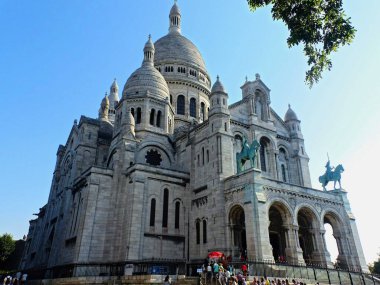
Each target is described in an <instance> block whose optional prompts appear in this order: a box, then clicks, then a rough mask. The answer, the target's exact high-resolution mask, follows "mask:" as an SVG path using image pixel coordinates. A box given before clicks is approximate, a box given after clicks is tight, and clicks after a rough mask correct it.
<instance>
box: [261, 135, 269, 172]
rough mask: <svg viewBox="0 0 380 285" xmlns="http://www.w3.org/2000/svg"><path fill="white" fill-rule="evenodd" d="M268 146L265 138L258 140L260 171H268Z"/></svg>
mask: <svg viewBox="0 0 380 285" xmlns="http://www.w3.org/2000/svg"><path fill="white" fill-rule="evenodd" d="M268 146H269V140H268V139H267V138H265V137H264V138H261V139H260V164H261V165H260V166H261V171H265V172H266V171H268V161H267V151H268Z"/></svg>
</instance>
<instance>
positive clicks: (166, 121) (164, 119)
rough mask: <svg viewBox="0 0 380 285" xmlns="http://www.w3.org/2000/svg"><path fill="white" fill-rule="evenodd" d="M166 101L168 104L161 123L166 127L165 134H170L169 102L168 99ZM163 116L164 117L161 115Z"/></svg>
mask: <svg viewBox="0 0 380 285" xmlns="http://www.w3.org/2000/svg"><path fill="white" fill-rule="evenodd" d="M165 101H166V104H165V111H164V115H163V118H161V122H162V123H163V124H165V125H164V131H165V133H167V134H168V133H170V131H171V130H170V129H169V102H168V98H166V99H165ZM161 116H162V115H161Z"/></svg>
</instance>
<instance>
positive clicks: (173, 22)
mask: <svg viewBox="0 0 380 285" xmlns="http://www.w3.org/2000/svg"><path fill="white" fill-rule="evenodd" d="M169 20H170V27H169V33H181V11H180V10H179V7H178V5H177V1H176V0H175V1H174V5H173V7H172V8H171V9H170V14H169Z"/></svg>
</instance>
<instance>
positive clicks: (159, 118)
mask: <svg viewBox="0 0 380 285" xmlns="http://www.w3.org/2000/svg"><path fill="white" fill-rule="evenodd" d="M156 126H157V127H161V111H157V121H156Z"/></svg>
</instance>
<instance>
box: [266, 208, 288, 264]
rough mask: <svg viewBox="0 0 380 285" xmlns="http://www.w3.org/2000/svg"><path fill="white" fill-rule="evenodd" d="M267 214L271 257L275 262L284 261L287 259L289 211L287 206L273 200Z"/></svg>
mask: <svg viewBox="0 0 380 285" xmlns="http://www.w3.org/2000/svg"><path fill="white" fill-rule="evenodd" d="M268 216H269V228H268V232H269V241H270V244H271V246H272V253H273V258H274V260H275V261H276V262H284V261H286V260H287V256H286V251H285V249H286V247H287V246H288V245H287V240H286V239H287V237H286V234H287V233H286V231H287V230H288V227H287V225H288V224H289V223H290V221H289V219H290V213H289V211H288V210H287V208H286V207H285V206H284V205H283V204H281V203H279V202H275V203H274V204H273V205H272V206H271V207H270V208H269V212H268Z"/></svg>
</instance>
